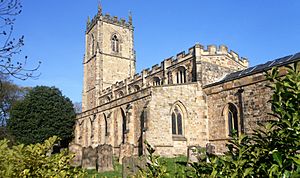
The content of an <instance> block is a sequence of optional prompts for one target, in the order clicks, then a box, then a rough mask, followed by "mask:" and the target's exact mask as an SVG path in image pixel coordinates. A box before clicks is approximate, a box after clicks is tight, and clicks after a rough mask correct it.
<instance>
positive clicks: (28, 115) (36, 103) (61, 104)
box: [8, 86, 75, 145]
mask: <svg viewBox="0 0 300 178" xmlns="http://www.w3.org/2000/svg"><path fill="white" fill-rule="evenodd" d="M74 124H75V112H74V109H73V104H72V102H71V101H70V99H69V98H67V97H65V96H63V95H62V93H61V91H59V89H57V88H55V87H47V86H37V87H34V88H33V89H32V90H30V91H29V92H28V93H27V94H26V95H25V97H24V99H23V100H21V101H19V102H17V103H16V104H15V105H14V106H13V108H12V109H11V113H10V119H9V120H8V128H9V130H10V131H11V133H12V134H13V136H15V138H16V140H17V141H19V142H21V143H24V144H31V143H38V142H42V141H44V140H45V139H47V138H49V137H51V136H53V135H57V136H59V137H60V138H62V143H63V144H65V145H67V143H68V142H69V141H70V140H71V139H72V137H73V126H74Z"/></svg>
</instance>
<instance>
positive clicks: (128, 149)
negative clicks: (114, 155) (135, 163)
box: [119, 143, 134, 164]
mask: <svg viewBox="0 0 300 178" xmlns="http://www.w3.org/2000/svg"><path fill="white" fill-rule="evenodd" d="M133 151H134V145H133V144H130V143H124V144H121V145H120V155H119V163H120V164H122V159H123V158H124V157H130V156H132V155H133Z"/></svg>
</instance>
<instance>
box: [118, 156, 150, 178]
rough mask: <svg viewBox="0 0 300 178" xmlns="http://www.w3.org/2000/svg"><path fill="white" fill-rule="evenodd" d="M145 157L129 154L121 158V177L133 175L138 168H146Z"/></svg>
mask: <svg viewBox="0 0 300 178" xmlns="http://www.w3.org/2000/svg"><path fill="white" fill-rule="evenodd" d="M146 163H147V159H146V157H138V156H130V157H124V158H123V160H122V177H123V178H126V177H134V176H136V174H137V173H138V172H139V170H140V169H145V168H146Z"/></svg>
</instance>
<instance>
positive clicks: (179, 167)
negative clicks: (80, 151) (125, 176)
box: [87, 156, 187, 178]
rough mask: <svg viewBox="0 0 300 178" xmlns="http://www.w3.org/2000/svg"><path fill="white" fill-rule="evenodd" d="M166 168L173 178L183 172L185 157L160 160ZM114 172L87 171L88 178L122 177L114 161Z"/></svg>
mask: <svg viewBox="0 0 300 178" xmlns="http://www.w3.org/2000/svg"><path fill="white" fill-rule="evenodd" d="M160 161H162V162H163V163H164V164H165V165H166V167H167V170H168V172H169V173H170V177H175V176H176V174H177V173H178V172H181V171H183V168H184V166H185V165H186V162H187V157H186V156H179V157H175V158H163V157H162V158H160ZM114 169H115V170H114V171H109V172H103V173H98V172H97V170H88V171H87V172H88V177H89V178H93V177H95V178H101V177H112V178H114V177H117V178H119V177H122V165H121V164H119V163H118V161H117V160H116V159H115V160H114Z"/></svg>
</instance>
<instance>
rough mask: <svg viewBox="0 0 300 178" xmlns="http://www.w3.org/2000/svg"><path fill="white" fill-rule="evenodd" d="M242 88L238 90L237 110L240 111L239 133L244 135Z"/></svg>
mask: <svg viewBox="0 0 300 178" xmlns="http://www.w3.org/2000/svg"><path fill="white" fill-rule="evenodd" d="M243 92H244V89H243V88H239V89H238V92H237V93H236V94H237V97H238V100H239V110H240V123H241V132H242V134H244V133H245V123H244V109H243Z"/></svg>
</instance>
